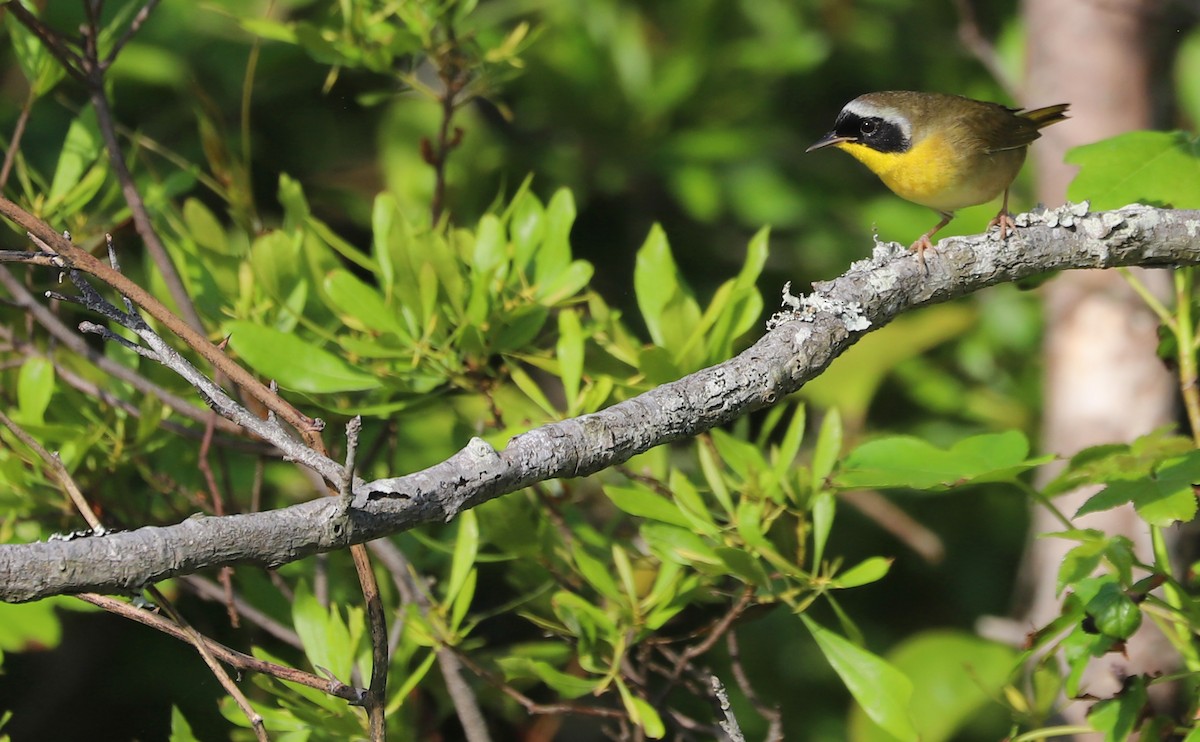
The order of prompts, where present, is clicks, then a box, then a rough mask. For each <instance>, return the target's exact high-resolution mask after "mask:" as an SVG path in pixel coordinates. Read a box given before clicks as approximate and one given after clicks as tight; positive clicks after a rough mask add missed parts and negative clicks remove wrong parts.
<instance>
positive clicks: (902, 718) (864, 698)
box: [800, 615, 920, 742]
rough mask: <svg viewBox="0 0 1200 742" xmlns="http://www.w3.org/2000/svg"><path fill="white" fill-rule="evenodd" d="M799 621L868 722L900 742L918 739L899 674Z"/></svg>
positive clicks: (908, 693)
mask: <svg viewBox="0 0 1200 742" xmlns="http://www.w3.org/2000/svg"><path fill="white" fill-rule="evenodd" d="M800 620H801V621H803V622H804V625H805V626H806V627H808V630H809V631H810V632H812V635H813V638H814V639H816V640H817V646H818V647H820V649H821V653H822V654H823V655H825V659H826V660H828V661H829V664H830V666H831V667H833V670H834V672H836V673H837V674H838V677H840V678H841V679H842V682H843V683H845V684H846V689H847V690H849V691H850V695H852V696H854V700H856V701H858V705H859V707H860V708H862V710H863V712H864V713H866V715H867V716H868V717H870V719H871V721H873V722H875V723H876V724H878V725H879V726H880V727H881V728H883V730H884V731H886V732H888V733H889V734H891V735H892V736H893V737H895V738H896V739H898V740H901V742H909V741H910V740H911V741H912V742H916V741H917V740H918V739H920V737H919V736H918V735H917V730H916V728H914V727H913V721H912V717H911V715H910V713H909V702H910V701H911V699H912V694H913V686H912V683H911V682H909V680H908V678H907V677H905V676H904V674H903V673H901V672H900V671H899V670H897V669H896V668H895V667H893V666H892V665H891V664H889V663H888V662H887V661H886V660H884V659H883V658H881V657H879V656H878V655H875V654H872V653H871V652H868V651H867V650H865V649H863V648H862V647H859V646H857V645H855V644H852V643H850V642H849V641H847V640H846V639H844V638H842V637H840V636H838V635H837V634H835V633H833V632H832V631H829V630H828V629H825V628H823V627H822V626H820V625H819V624H818V623H817V622H816V621H813V620H812V619H811V618H809V617H808V616H805V615H801V616H800Z"/></svg>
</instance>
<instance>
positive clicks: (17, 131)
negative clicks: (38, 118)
mask: <svg viewBox="0 0 1200 742" xmlns="http://www.w3.org/2000/svg"><path fill="white" fill-rule="evenodd" d="M35 100H37V95H36V94H35V93H34V91H33V89H32V88H30V90H29V95H27V96H25V103H24V104H23V105H22V106H21V114H20V115H19V116H17V123H16V125H15V126H13V135H12V140H11V141H9V143H8V151H7V152H5V153H4V165H3V167H0V189H3V188H4V186H6V185H8V176H9V175H11V174H12V167H13V163H15V162H16V161H17V153H18V152H20V151H21V138H22V137H24V136H25V125H26V124H28V123H29V114H30V113H32V112H33V102H34V101H35Z"/></svg>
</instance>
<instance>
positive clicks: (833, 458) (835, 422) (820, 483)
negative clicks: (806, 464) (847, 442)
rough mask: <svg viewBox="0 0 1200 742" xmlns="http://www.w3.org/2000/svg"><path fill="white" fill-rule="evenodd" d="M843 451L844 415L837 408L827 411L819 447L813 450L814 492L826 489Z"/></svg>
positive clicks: (820, 434) (819, 436) (818, 442)
mask: <svg viewBox="0 0 1200 742" xmlns="http://www.w3.org/2000/svg"><path fill="white" fill-rule="evenodd" d="M841 453H842V416H841V414H839V413H838V411H837V409H836V408H833V409H830V410H828V411H827V412H826V413H825V419H824V420H822V421H821V432H820V433H819V434H818V435H817V447H816V450H815V451H813V463H812V488H813V491H814V492H819V491H820V490H822V489H824V488H825V486H826V484H825V480H826V479H827V478H828V477H829V475H830V474H831V473H833V467H834V466H835V465H836V464H837V460H838V456H840V455H841Z"/></svg>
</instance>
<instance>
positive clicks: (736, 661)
mask: <svg viewBox="0 0 1200 742" xmlns="http://www.w3.org/2000/svg"><path fill="white" fill-rule="evenodd" d="M725 648H726V650H727V651H728V652H729V668H730V670H731V671H732V672H733V679H734V680H736V681H737V684H738V688H740V689H741V691H742V695H744V696H745V697H746V700H748V701H750V703H751V704H752V705H753V706H754V710H755V711H757V712H758V713H759V715H760V716H762V717H763V718H764V719H766V720H767V722H768V723H769V726H768V727H767V736H766V737H765V738H764V740H765V742H783V714H782V713H780V712H779V707H778V706H768V705H767V704H766V703H765V702H763V700H762V699H761V698H759V697H758V694H757V693H755V692H754V685H753V683H751V682H750V678H748V677H746V668H745V667H744V666H743V665H742V652H741V649H740V648H739V646H738V638H737V632H736V631H730V632H729V633H728V634H726V635H725Z"/></svg>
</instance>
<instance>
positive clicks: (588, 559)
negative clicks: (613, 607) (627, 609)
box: [571, 542, 621, 601]
mask: <svg viewBox="0 0 1200 742" xmlns="http://www.w3.org/2000/svg"><path fill="white" fill-rule="evenodd" d="M571 556H572V558H573V559H574V561H575V566H576V567H577V568H578V569H579V574H581V575H583V579H584V580H586V581H587V583H588V584H589V585H591V586H592V587H593V588H595V590H596V592H598V593H600V594H601V595H603V596H604V597H606V598H608V599H610V600H613V601H620V600H621V590H620V589H619V588H618V587H617V582H616V580H614V579H613V577H612V572H611V569H612V568H611V567H610V566H609V565H608V564H605V563H604V562H601V561H600V560H599V559H597V558H595V557H594V556H592V555H591V554H590V553H588V550H587V547H586V546H584V545H583V544H582V543H578V542H576V543H575V545H574V547H573V548H572V549H571Z"/></svg>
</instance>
